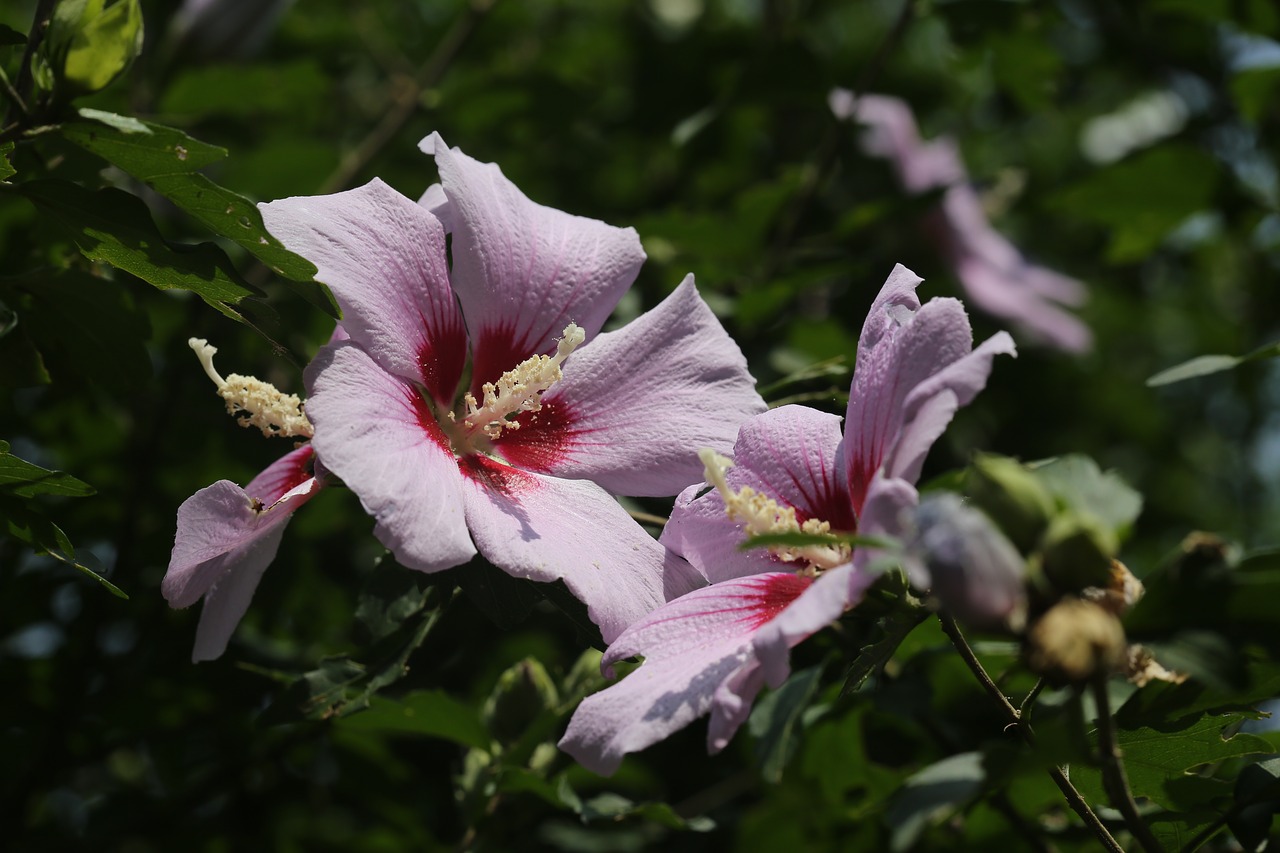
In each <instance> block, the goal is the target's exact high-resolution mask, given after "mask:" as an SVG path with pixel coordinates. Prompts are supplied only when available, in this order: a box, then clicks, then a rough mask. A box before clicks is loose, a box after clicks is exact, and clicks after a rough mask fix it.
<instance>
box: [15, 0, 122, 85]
mask: <svg viewBox="0 0 1280 853" xmlns="http://www.w3.org/2000/svg"><path fill="white" fill-rule="evenodd" d="M141 52H142V8H141V6H140V5H139V3H138V0H118V2H116V3H112V4H111V5H107V2H106V0H62V2H61V3H59V4H58V6H57V8H56V9H54V13H53V18H52V20H51V21H50V22H49V31H48V33H47V34H46V36H45V39H44V42H43V44H42V47H41V52H40V62H39V63H37V66H36V69H35V72H36V82H37V83H38V84H39V85H40V86H41V87H42V88H44V89H49V90H53V91H56V92H57V93H58V94H59V95H60V96H62V97H66V98H70V97H75V96H76V95H88V94H91V93H93V92H97V91H99V90H101V89H105V88H106V87H107V85H108V84H110V83H111V81H112V80H114V79H116V78H117V77H119V76H120V75H121V74H122V73H124V71H125V70H126V69H127V68H128V67H129V66H130V65H131V64H133V60H134V59H135V58H136V57H137V56H138V54H139V53H141Z"/></svg>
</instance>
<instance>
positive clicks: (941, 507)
mask: <svg viewBox="0 0 1280 853" xmlns="http://www.w3.org/2000/svg"><path fill="white" fill-rule="evenodd" d="M908 554H909V558H914V559H916V560H920V561H922V562H923V564H924V568H925V570H926V571H927V573H928V575H929V578H930V580H929V585H930V587H931V589H932V592H933V594H934V595H935V596H937V598H938V600H939V602H940V603H941V604H942V606H943V608H944V609H945V610H947V611H948V612H949V613H951V614H952V615H953V616H955V617H956V618H957V619H959V620H960V621H961V622H966V623H968V624H971V625H974V626H977V627H980V628H987V627H999V626H1004V627H1008V628H1011V629H1013V630H1015V631H1019V630H1021V629H1022V627H1023V625H1024V624H1025V622H1026V614H1027V594H1026V587H1025V583H1024V581H1025V574H1026V561H1025V560H1024V559H1023V558H1022V555H1021V554H1019V553H1018V550H1017V549H1016V548H1014V547H1013V545H1012V544H1011V543H1010V542H1009V540H1008V539H1006V538H1005V536H1004V534H1003V533H1001V532H1000V531H999V530H997V529H996V527H995V525H994V524H992V523H991V520H990V519H989V518H987V517H986V515H984V514H983V513H982V512H981V511H979V510H977V509H975V508H973V507H971V506H967V505H965V503H964V501H963V500H962V499H961V498H960V496H959V495H954V494H951V493H949V492H942V493H940V494H934V495H930V496H928V497H926V498H925V499H924V500H923V501H922V502H921V503H920V507H919V508H918V509H917V510H916V514H915V533H914V535H913V537H912V539H911V541H910V543H909V545H908ZM917 574H918V573H917Z"/></svg>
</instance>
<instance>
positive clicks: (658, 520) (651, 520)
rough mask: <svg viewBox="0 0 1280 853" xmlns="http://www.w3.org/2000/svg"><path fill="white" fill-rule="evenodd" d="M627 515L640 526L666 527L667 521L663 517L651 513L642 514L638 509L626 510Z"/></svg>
mask: <svg viewBox="0 0 1280 853" xmlns="http://www.w3.org/2000/svg"><path fill="white" fill-rule="evenodd" d="M627 515H629V516H631V517H632V518H634V519H635V520H636V521H638V522H640V523H641V524H652V525H653V526H654V527H666V526H667V519H666V517H665V516H661V515H654V514H653V513H651V512H644V511H642V510H638V509H629V510H627Z"/></svg>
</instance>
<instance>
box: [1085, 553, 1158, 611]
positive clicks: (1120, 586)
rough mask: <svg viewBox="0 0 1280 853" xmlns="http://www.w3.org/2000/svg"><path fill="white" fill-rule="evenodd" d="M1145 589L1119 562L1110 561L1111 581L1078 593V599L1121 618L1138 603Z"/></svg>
mask: <svg viewBox="0 0 1280 853" xmlns="http://www.w3.org/2000/svg"><path fill="white" fill-rule="evenodd" d="M1146 591H1147V589H1146V587H1144V586H1143V585H1142V581H1140V580H1138V579H1137V578H1136V577H1134V576H1133V572H1130V571H1129V568H1128V567H1127V566H1126V565H1125V564H1124V563H1122V562H1120V561H1119V560H1112V561H1111V579H1110V581H1109V582H1108V583H1107V585H1106V586H1091V587H1086V588H1085V589H1083V590H1081V591H1080V597H1081V598H1083V599H1085V600H1086V601H1092V602H1093V603H1094V604H1096V605H1098V606H1099V607H1101V608H1103V609H1104V610H1106V611H1108V612H1110V613H1112V614H1113V615H1115V616H1123V615H1124V614H1125V613H1128V612H1129V608H1131V607H1133V605H1135V604H1137V603H1138V600H1139V599H1141V598H1142V596H1143V595H1144V594H1145V593H1146Z"/></svg>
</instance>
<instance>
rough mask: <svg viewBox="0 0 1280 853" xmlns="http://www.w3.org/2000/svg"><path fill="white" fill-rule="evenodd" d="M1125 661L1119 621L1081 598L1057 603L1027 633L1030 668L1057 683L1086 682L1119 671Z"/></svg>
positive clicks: (1123, 641) (1122, 634)
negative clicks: (1099, 673) (1102, 674)
mask: <svg viewBox="0 0 1280 853" xmlns="http://www.w3.org/2000/svg"><path fill="white" fill-rule="evenodd" d="M1124 659H1125V638H1124V629H1123V628H1122V627H1121V626H1120V620H1119V619H1117V618H1116V617H1115V616H1113V615H1112V614H1110V613H1108V612H1107V611H1106V610H1104V609H1102V608H1101V607H1099V606H1098V605H1096V604H1093V603H1091V602H1088V601H1082V600H1081V599H1078V598H1068V599H1064V600H1063V601H1060V602H1058V603H1057V604H1055V605H1054V606H1053V607H1051V608H1049V610H1048V612H1046V613H1045V614H1044V615H1043V616H1041V617H1040V619H1039V621H1037V622H1036V623H1035V624H1034V625H1032V626H1031V630H1030V631H1028V632H1027V665H1028V666H1030V667H1031V669H1032V670H1033V671H1034V672H1037V673H1039V674H1040V675H1043V676H1044V677H1045V678H1047V679H1048V680H1049V681H1051V682H1054V683H1058V684H1062V683H1068V684H1072V683H1079V682H1082V681H1086V680H1088V679H1089V678H1090V677H1091V676H1093V675H1094V674H1095V673H1097V672H1111V671H1113V670H1115V669H1117V668H1118V667H1119V666H1120V665H1121V664H1122V663H1123V662H1124Z"/></svg>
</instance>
